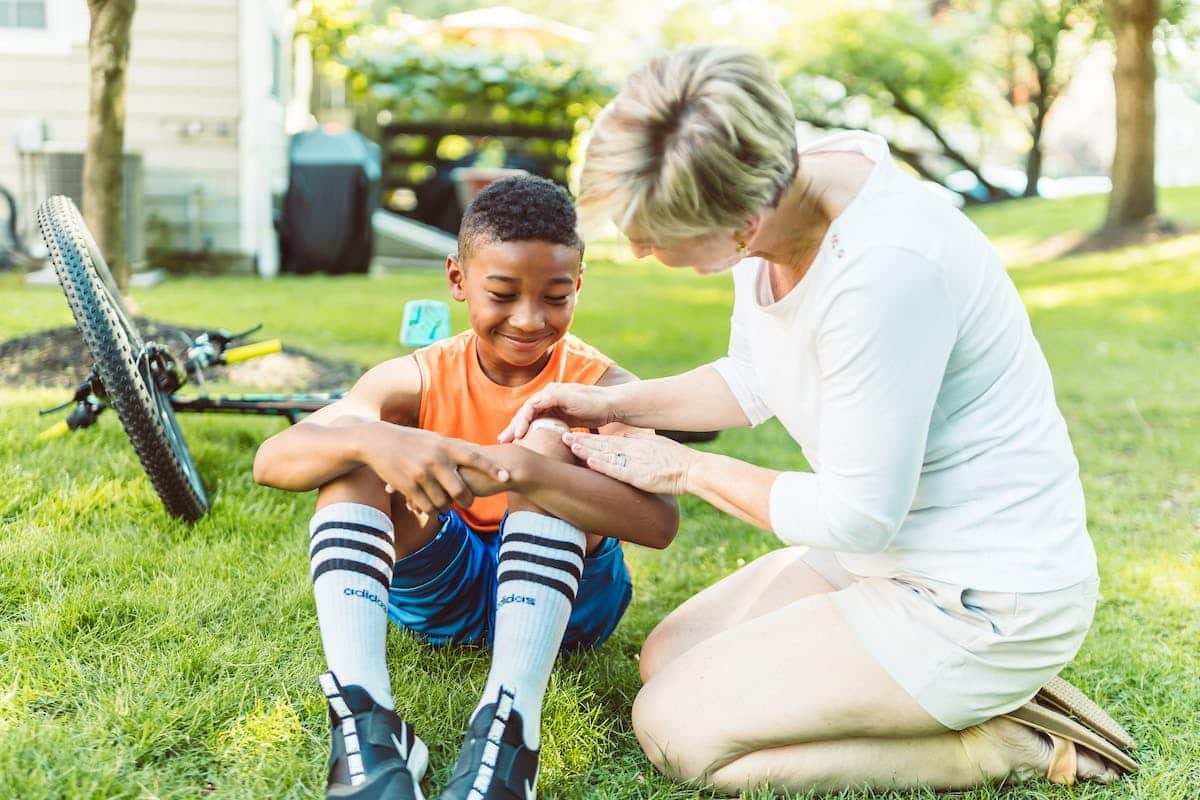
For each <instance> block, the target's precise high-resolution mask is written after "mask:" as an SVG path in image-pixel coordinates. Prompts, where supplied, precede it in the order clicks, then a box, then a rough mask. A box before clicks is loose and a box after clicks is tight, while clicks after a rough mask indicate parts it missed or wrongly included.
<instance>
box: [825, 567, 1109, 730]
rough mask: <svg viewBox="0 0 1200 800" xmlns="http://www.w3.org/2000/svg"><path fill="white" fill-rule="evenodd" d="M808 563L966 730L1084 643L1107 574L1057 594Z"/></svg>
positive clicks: (891, 669) (927, 696)
mask: <svg viewBox="0 0 1200 800" xmlns="http://www.w3.org/2000/svg"><path fill="white" fill-rule="evenodd" d="M803 560H804V562H805V563H807V564H808V565H809V566H810V567H812V568H813V569H814V570H815V571H816V572H817V573H819V574H820V575H821V576H822V577H824V578H825V579H826V580H827V581H829V582H830V583H831V584H833V585H834V587H835V588H836V589H837V590H838V591H836V592H834V593H833V594H831V595H830V598H831V599H832V601H833V602H834V604H835V605H836V606H837V608H838V610H839V611H840V612H841V614H842V615H843V616H844V617H845V619H846V621H847V623H848V624H849V625H850V627H851V629H852V630H853V631H854V633H855V635H856V636H857V637H858V639H859V640H860V641H861V642H862V644H863V645H864V646H865V647H866V648H867V650H868V652H870V654H871V656H872V657H873V658H874V659H875V660H876V661H878V662H879V664H880V665H881V666H882V667H883V668H884V670H886V671H887V672H888V674H889V675H891V677H892V678H893V679H895V681H896V682H897V683H899V684H900V685H901V686H902V687H904V689H905V690H906V691H907V692H908V693H909V694H910V695H912V697H913V698H914V699H915V700H916V701H917V702H918V703H919V704H920V705H921V706H922V707H923V708H924V709H925V710H926V711H928V712H929V714H930V715H931V716H933V717H934V718H935V719H936V720H938V722H941V723H942V724H943V725H945V726H946V727H948V728H951V729H954V730H962V729H963V728H968V727H970V726H972V725H977V724H979V723H981V722H984V721H986V720H988V719H991V718H992V717H996V716H999V715H1000V714H1005V713H1007V712H1009V711H1012V710H1013V709H1015V708H1017V707H1018V706H1020V705H1022V704H1023V703H1025V702H1026V701H1028V700H1029V699H1030V698H1031V697H1033V695H1034V694H1035V693H1036V692H1037V690H1038V689H1039V688H1041V686H1042V685H1043V684H1044V683H1045V682H1046V681H1047V680H1049V679H1050V678H1052V677H1053V676H1055V675H1057V674H1058V672H1059V671H1060V670H1061V669H1062V668H1063V667H1064V666H1065V665H1066V664H1067V663H1068V662H1070V661H1071V659H1072V658H1074V657H1075V653H1077V652H1078V651H1079V648H1080V646H1081V645H1082V644H1083V640H1084V637H1085V636H1086V635H1087V631H1088V628H1089V627H1091V624H1092V614H1093V612H1094V611H1095V608H1096V597H1097V594H1098V589H1099V584H1100V581H1099V579H1098V578H1090V579H1088V580H1085V581H1082V582H1080V583H1077V584H1075V585H1074V586H1068V587H1066V588H1064V589H1057V590H1054V591H1049V592H1030V593H1026V592H984V591H978V590H975V589H969V588H967V587H964V586H956V585H954V584H950V583H944V582H941V581H935V580H931V579H929V578H925V577H918V576H907V575H900V576H894V577H890V578H878V577H861V576H858V575H854V574H852V573H850V572H848V571H846V570H845V569H844V568H843V567H842V566H841V564H840V563H839V562H838V561H837V558H836V557H835V555H834V554H833V553H831V552H829V551H826V550H815V549H814V550H809V551H808V552H807V553H806V554H805V555H804V556H803Z"/></svg>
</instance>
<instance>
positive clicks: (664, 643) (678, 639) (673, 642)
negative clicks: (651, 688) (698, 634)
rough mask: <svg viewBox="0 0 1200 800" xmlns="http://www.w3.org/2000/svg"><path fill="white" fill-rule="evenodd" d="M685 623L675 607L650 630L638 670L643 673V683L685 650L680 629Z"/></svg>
mask: <svg viewBox="0 0 1200 800" xmlns="http://www.w3.org/2000/svg"><path fill="white" fill-rule="evenodd" d="M683 624H684V620H683V616H682V615H680V614H679V609H675V611H673V612H671V613H670V614H668V615H667V616H666V618H665V619H663V620H661V621H660V622H659V623H658V624H657V625H655V626H654V630H652V631H650V635H649V636H647V637H646V641H645V642H643V643H642V651H641V654H640V655H639V656H638V671H639V672H640V673H641V678H642V683H643V684H646V683H649V682H650V679H651V678H653V677H654V676H655V675H656V674H658V671H659V670H661V669H662V668H663V667H665V666H666V665H667V664H669V663H670V662H672V661H674V660H675V659H676V658H678V657H679V655H680V654H681V653H682V652H683V650H684V645H683V644H682V636H681V634H682V631H681V630H680V628H681V627H682V625H683Z"/></svg>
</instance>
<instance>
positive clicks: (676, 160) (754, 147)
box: [579, 46, 797, 241]
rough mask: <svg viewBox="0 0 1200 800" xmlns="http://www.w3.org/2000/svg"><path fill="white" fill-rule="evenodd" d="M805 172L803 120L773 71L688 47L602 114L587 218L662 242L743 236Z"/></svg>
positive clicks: (590, 158) (583, 192)
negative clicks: (730, 233) (800, 152)
mask: <svg viewBox="0 0 1200 800" xmlns="http://www.w3.org/2000/svg"><path fill="white" fill-rule="evenodd" d="M796 163H797V156H796V117H795V112H794V111H793V109H792V104H791V101H790V100H789V99H788V96H787V95H786V94H785V93H784V91H783V87H782V86H780V85H779V81H777V80H776V79H775V76H774V74H773V72H772V70H771V67H770V65H768V64H767V62H766V61H765V60H764V59H762V58H760V57H758V56H756V55H754V54H752V53H749V52H747V51H745V50H740V49H737V48H732V47H717V46H694V47H685V48H682V49H679V50H674V51H672V52H670V53H667V54H665V55H662V56H659V57H657V58H655V59H653V60H651V61H650V62H649V63H647V64H646V65H644V66H643V67H641V68H640V69H638V70H637V71H636V72H634V73H633V74H632V75H631V76H630V77H629V79H628V80H627V81H626V82H625V85H624V86H623V87H622V88H621V91H620V93H619V94H618V95H617V96H616V98H614V99H613V100H612V102H610V103H609V104H608V105H607V106H606V107H605V108H604V110H603V111H602V112H601V113H600V116H599V118H598V119H597V120H596V126H595V128H594V129H593V131H592V133H591V137H590V139H589V141H588V144H587V149H586V151H585V155H584V163H583V169H582V171H581V173H580V178H579V209H580V214H581V215H582V216H583V219H584V222H585V223H594V222H596V221H597V220H599V219H604V218H608V219H612V220H613V221H614V222H616V224H617V227H619V228H621V229H622V230H629V229H630V227H631V226H632V227H636V228H637V229H638V230H639V231H641V232H645V233H646V234H647V235H648V236H650V237H652V238H653V239H655V240H661V241H669V240H672V239H682V238H687V237H690V236H696V235H703V234H710V233H714V232H718V231H726V230H737V229H739V228H741V227H742V226H743V225H745V223H746V221H747V220H748V219H749V218H750V217H751V216H753V215H754V214H756V213H757V212H759V211H761V210H762V209H764V208H766V207H770V206H774V205H776V204H777V203H778V202H779V198H780V197H781V196H782V194H783V192H784V190H785V189H787V187H788V186H789V185H790V183H791V181H792V179H793V178H794V177H795V174H796Z"/></svg>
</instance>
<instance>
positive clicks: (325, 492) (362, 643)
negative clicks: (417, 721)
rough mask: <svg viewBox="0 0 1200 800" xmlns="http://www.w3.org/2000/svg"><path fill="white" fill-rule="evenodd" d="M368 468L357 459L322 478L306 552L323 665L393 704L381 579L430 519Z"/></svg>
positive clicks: (428, 532) (428, 529)
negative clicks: (396, 498) (355, 465)
mask: <svg viewBox="0 0 1200 800" xmlns="http://www.w3.org/2000/svg"><path fill="white" fill-rule="evenodd" d="M398 505H399V509H398V510H399V511H400V512H401V513H399V514H395V515H394V514H393V510H394V509H393V496H392V495H390V494H388V493H387V491H385V490H384V487H383V481H381V480H380V479H379V477H378V476H376V475H375V473H374V472H372V471H371V470H370V469H368V468H366V467H361V468H359V469H357V470H354V471H353V472H349V473H347V474H346V475H343V476H341V477H340V478H337V479H336V480H334V481H331V482H330V483H328V484H326V485H325V486H322V487H321V489H320V490H319V492H318V493H317V510H316V513H315V514H314V515H313V518H312V522H311V523H310V526H309V532H310V534H311V539H310V542H309V555H310V558H311V562H312V577H313V593H314V595H315V598H316V606H317V620H318V623H319V624H320V627H321V643H322V645H323V647H324V650H325V660H326V663H327V664H328V666H329V670H330V671H331V672H333V673H334V675H336V676H337V679H338V681H339V682H341V684H342V685H344V686H349V685H357V686H361V687H362V688H364V689H366V690H367V692H369V693H370V695H371V697H372V698H374V700H375V702H376V703H378V704H379V705H381V706H383V707H385V708H393V707H394V701H393V699H392V687H391V682H390V681H389V678H388V671H387V661H386V660H385V649H384V647H385V645H384V643H385V640H386V636H387V600H388V587H389V586H390V585H391V580H392V566H393V563H394V560H395V558H396V556H397V552H399V555H405V554H406V553H407V552H411V550H414V549H417V548H418V547H420V544H421V539H422V538H423V537H424V538H425V541H428V539H429V538H432V536H433V532H435V531H436V527H434V526H435V525H436V520H434V522H433V523H432V524H430V525H424V526H423V525H421V524H420V523H418V522H417V521H416V519H415V518H414V517H413V516H412V514H409V513H407V511H406V510H405V509H404V506H403V501H402V500H401V501H400V502H399V504H398Z"/></svg>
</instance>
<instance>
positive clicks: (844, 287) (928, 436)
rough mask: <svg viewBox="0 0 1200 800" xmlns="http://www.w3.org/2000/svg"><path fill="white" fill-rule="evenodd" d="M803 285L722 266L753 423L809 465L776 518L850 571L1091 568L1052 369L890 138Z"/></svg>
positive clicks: (1039, 572) (1006, 586) (848, 146)
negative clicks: (778, 436) (772, 429)
mask: <svg viewBox="0 0 1200 800" xmlns="http://www.w3.org/2000/svg"><path fill="white" fill-rule="evenodd" d="M831 150H849V151H854V152H859V153H862V154H863V155H865V156H867V157H868V158H870V159H871V160H872V161H874V162H875V167H874V169H873V170H872V172H871V174H870V176H869V178H868V179H867V181H866V183H865V185H864V186H863V187H862V189H861V190H860V192H859V193H858V195H857V196H856V197H855V198H854V199H853V200H852V201H851V202H850V204H849V205H848V206H847V207H846V208H845V209H844V210H843V212H842V213H841V214H840V215H839V216H838V217H837V218H836V219H835V220H833V222H832V224H831V226H830V228H829V231H828V232H827V234H826V236H825V238H824V241H823V242H822V245H821V248H820V252H819V253H818V255H817V257H816V259H815V261H814V262H813V264H812V266H811V267H810V269H809V271H808V272H807V273H806V274H805V276H804V277H803V279H801V281H800V282H799V283H798V284H797V285H796V286H795V287H794V288H793V289H792V290H791V291H790V292H789V293H788V294H787V295H785V296H784V297H782V298H774V297H773V296H772V293H771V288H770V284H769V281H768V274H767V265H766V262H765V261H763V260H762V259H757V258H748V259H744V260H743V261H742V262H741V263H739V264H738V265H737V266H736V267H735V268H734V287H735V302H734V310H733V316H732V321H731V332H730V344H729V355H728V357H726V358H723V359H720V360H719V361H717V362H715V363H714V364H713V366H714V367H715V368H716V369H717V370H718V372H720V374H721V375H722V376H723V377H724V379H725V381H726V383H728V384H729V387H730V389H731V391H732V392H733V394H734V396H735V397H736V398H737V399H738V402H739V403H740V405H741V406H742V408H743V410H744V411H745V413H746V416H747V417H748V418H749V420H750V422H751V423H752V424H754V425H757V424H759V423H761V422H763V421H765V420H767V419H769V418H770V417H772V416H774V417H777V418H778V419H779V421H780V422H781V423H782V424H783V426H784V428H785V429H786V430H787V431H788V433H789V434H790V435H791V436H792V438H793V439H795V441H796V442H797V443H798V444H799V445H800V447H801V448H802V450H803V452H804V455H805V458H806V459H807V460H808V462H809V464H810V465H811V466H812V468H813V472H811V473H810V472H784V473H781V474H780V475H779V477H778V478H777V479H776V480H775V482H774V484H773V485H772V488H771V494H770V523H771V527H772V529H773V530H774V532H775V533H776V535H778V536H779V538H780V539H782V540H783V541H785V542H787V543H790V544H803V545H810V546H813V547H819V548H824V549H828V550H833V551H835V552H836V553H837V556H838V560H839V561H840V562H841V563H842V565H843V566H844V567H845V568H846V569H848V570H849V571H851V572H853V573H857V574H859V575H884V576H894V575H899V574H910V575H911V574H916V575H921V576H925V577H930V578H934V579H938V580H943V581H949V582H952V583H957V584H961V585H964V586H968V587H971V588H975V589H982V590H988V591H1013V592H1018V591H1019V592H1037V591H1049V590H1052V589H1059V588H1062V587H1065V586H1069V585H1072V584H1074V583H1078V582H1079V581H1081V580H1084V579H1085V578H1089V577H1091V576H1093V575H1094V574H1095V572H1096V560H1095V552H1094V550H1093V548H1092V542H1091V539H1090V538H1089V537H1088V532H1087V525H1086V517H1085V512H1084V500H1083V490H1082V486H1081V485H1080V481H1079V466H1078V462H1077V461H1076V459H1075V454H1074V452H1073V450H1072V448H1071V442H1070V439H1069V438H1068V436H1067V428H1066V423H1065V422H1064V420H1063V417H1062V414H1061V413H1060V412H1059V410H1058V407H1057V405H1056V404H1055V400H1054V388H1053V385H1052V383H1051V378H1050V370H1049V367H1048V366H1047V364H1046V359H1045V357H1044V356H1043V355H1042V351H1041V349H1040V347H1039V346H1038V343H1037V341H1036V340H1035V339H1034V336H1033V331H1032V329H1031V327H1030V324H1029V317H1028V315H1027V314H1026V312H1025V308H1024V306H1023V305H1022V304H1021V301H1020V298H1019V297H1018V295H1017V292H1016V288H1015V287H1014V286H1013V283H1012V281H1011V279H1010V278H1009V276H1008V274H1007V272H1006V271H1005V270H1004V267H1003V265H1002V263H1001V261H1000V258H999V256H998V254H997V253H996V251H995V250H994V249H993V248H992V246H991V245H990V243H989V242H988V241H987V239H986V238H985V237H984V235H983V234H982V233H981V232H980V231H979V229H978V228H976V227H975V225H974V224H973V223H972V222H971V221H970V220H968V219H967V218H966V216H964V215H963V214H962V213H961V212H959V211H958V210H957V209H955V208H953V207H952V206H951V205H950V204H949V203H947V202H946V201H945V199H943V198H941V197H938V196H937V195H935V194H934V193H933V192H932V191H931V190H929V189H927V188H926V187H924V186H922V185H921V184H920V183H919V182H918V181H917V180H916V179H915V178H912V177H911V176H909V175H907V174H905V173H904V172H902V171H901V170H899V169H898V168H897V167H896V165H895V164H894V163H893V161H892V160H891V157H890V155H889V154H888V150H887V145H886V143H885V142H884V141H883V140H882V139H880V138H879V137H876V136H873V135H871V134H865V133H849V134H842V135H839V136H835V137H832V138H830V139H826V140H823V141H821V142H818V143H816V144H814V145H812V146H811V147H810V148H808V149H807V151H806V152H818V151H831Z"/></svg>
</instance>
